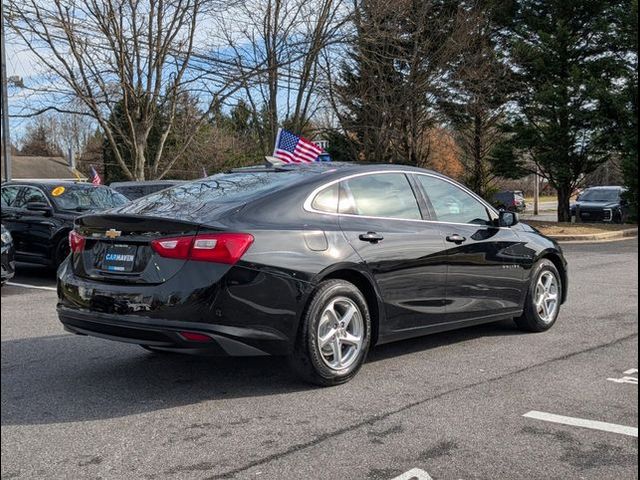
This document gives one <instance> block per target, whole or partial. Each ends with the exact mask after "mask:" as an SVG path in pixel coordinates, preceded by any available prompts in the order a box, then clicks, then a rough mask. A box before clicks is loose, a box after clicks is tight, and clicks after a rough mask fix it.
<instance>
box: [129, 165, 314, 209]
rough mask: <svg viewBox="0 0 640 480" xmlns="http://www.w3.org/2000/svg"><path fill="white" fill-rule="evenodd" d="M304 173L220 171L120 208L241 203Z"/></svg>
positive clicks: (283, 185) (193, 206)
mask: <svg viewBox="0 0 640 480" xmlns="http://www.w3.org/2000/svg"><path fill="white" fill-rule="evenodd" d="M304 175H305V174H304V172H296V171H288V172H238V173H220V174H217V175H213V176H211V177H208V178H205V179H203V180H198V181H195V182H191V183H184V184H181V185H176V186H175V187H172V188H169V189H166V190H162V191H161V192H157V193H152V194H151V195H147V196H146V197H142V198H140V199H138V200H135V201H134V202H133V203H131V204H130V205H127V206H125V207H124V208H123V209H121V210H120V212H121V213H132V214H137V213H141V214H144V213H160V212H163V211H165V210H173V209H174V208H175V207H176V206H178V205H183V206H185V207H187V206H189V207H191V208H190V209H189V210H195V208H196V206H199V205H205V204H211V203H215V204H225V203H243V202H245V201H249V200H251V199H252V198H254V197H257V196H260V195H264V194H265V193H269V192H271V191H276V190H280V189H282V188H284V187H286V186H287V185H289V184H292V183H295V181H296V180H298V179H300V178H301V177H302V176H304ZM185 213H186V212H185Z"/></svg>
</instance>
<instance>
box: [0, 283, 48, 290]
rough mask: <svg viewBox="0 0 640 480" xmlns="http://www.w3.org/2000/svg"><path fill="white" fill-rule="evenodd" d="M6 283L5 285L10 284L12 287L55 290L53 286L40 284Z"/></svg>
mask: <svg viewBox="0 0 640 480" xmlns="http://www.w3.org/2000/svg"><path fill="white" fill-rule="evenodd" d="M6 284H7V285H11V286H12V287H22V288H33V289H35V290H47V291H49V292H55V291H56V288H55V287H42V286H40V285H29V284H28V283H14V282H7V283H6Z"/></svg>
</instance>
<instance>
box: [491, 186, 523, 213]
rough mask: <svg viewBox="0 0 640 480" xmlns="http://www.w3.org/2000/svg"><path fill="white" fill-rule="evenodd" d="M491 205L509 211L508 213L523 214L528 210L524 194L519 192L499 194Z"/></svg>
mask: <svg viewBox="0 0 640 480" xmlns="http://www.w3.org/2000/svg"><path fill="white" fill-rule="evenodd" d="M491 203H492V204H493V206H494V207H496V208H497V209H499V210H507V211H508V212H518V213H522V212H524V211H525V210H526V208H527V204H526V202H525V200H524V194H523V193H522V192H521V191H519V190H515V191H511V190H508V191H504V192H498V193H496V194H495V195H494V196H493V200H492V201H491Z"/></svg>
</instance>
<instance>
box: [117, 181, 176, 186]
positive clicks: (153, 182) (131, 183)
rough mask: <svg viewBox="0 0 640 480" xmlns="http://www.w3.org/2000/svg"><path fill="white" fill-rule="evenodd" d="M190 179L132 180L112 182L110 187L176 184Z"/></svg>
mask: <svg viewBox="0 0 640 480" xmlns="http://www.w3.org/2000/svg"><path fill="white" fill-rule="evenodd" d="M186 182H188V180H130V181H126V182H111V183H110V184H109V186H110V187H138V186H144V185H176V184H179V183H186Z"/></svg>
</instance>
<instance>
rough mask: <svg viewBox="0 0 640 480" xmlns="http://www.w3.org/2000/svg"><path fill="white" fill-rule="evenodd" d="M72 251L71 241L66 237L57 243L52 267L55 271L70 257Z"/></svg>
mask: <svg viewBox="0 0 640 480" xmlns="http://www.w3.org/2000/svg"><path fill="white" fill-rule="evenodd" d="M70 252H71V249H70V247H69V239H68V238H67V237H66V236H64V237H62V238H61V239H60V240H58V243H56V250H55V252H54V255H53V265H51V266H52V267H53V268H54V269H57V268H58V267H59V266H60V264H61V263H62V262H64V260H65V258H67V257H68V256H69V253H70Z"/></svg>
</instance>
